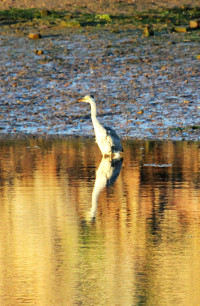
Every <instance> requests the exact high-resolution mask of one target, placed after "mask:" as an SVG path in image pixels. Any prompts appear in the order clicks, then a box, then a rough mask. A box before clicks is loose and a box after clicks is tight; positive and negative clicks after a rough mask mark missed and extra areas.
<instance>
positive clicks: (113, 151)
mask: <svg viewBox="0 0 200 306" xmlns="http://www.w3.org/2000/svg"><path fill="white" fill-rule="evenodd" d="M78 101H79V102H86V103H89V104H90V106H91V119H92V123H93V126H94V132H95V136H96V143H97V144H98V146H99V149H100V150H101V153H102V155H103V157H107V156H108V157H110V158H119V157H120V153H121V152H122V151H123V148H122V145H121V140H120V138H119V137H118V135H117V134H116V132H115V131H114V130H113V129H111V128H110V127H103V126H102V125H101V124H100V122H99V121H98V119H97V117H96V103H95V101H94V97H93V96H89V95H86V96H85V97H84V98H83V99H80V100H78Z"/></svg>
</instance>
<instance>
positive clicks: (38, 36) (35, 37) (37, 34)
mask: <svg viewBox="0 0 200 306" xmlns="http://www.w3.org/2000/svg"><path fill="white" fill-rule="evenodd" d="M28 37H29V38H30V39H39V38H41V34H40V33H29V35H28Z"/></svg>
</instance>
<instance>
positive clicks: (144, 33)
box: [143, 25, 154, 37]
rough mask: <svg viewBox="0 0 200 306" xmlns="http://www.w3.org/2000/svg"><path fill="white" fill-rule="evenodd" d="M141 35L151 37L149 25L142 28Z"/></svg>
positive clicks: (151, 32)
mask: <svg viewBox="0 0 200 306" xmlns="http://www.w3.org/2000/svg"><path fill="white" fill-rule="evenodd" d="M143 35H144V36H146V37H148V36H153V35H154V31H153V28H152V26H151V25H146V26H145V28H144V32H143Z"/></svg>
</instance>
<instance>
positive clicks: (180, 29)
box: [174, 26, 189, 33]
mask: <svg viewBox="0 0 200 306" xmlns="http://www.w3.org/2000/svg"><path fill="white" fill-rule="evenodd" d="M188 29H189V28H188V26H179V27H175V29H174V31H175V32H177V33H186V32H187V31H188Z"/></svg>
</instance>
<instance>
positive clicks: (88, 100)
mask: <svg viewBox="0 0 200 306" xmlns="http://www.w3.org/2000/svg"><path fill="white" fill-rule="evenodd" d="M93 101H94V97H93V96H92V95H86V96H85V97H84V98H82V99H80V100H78V102H86V103H91V102H93Z"/></svg>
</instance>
